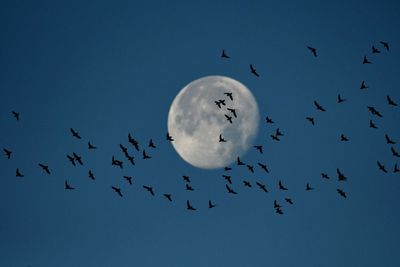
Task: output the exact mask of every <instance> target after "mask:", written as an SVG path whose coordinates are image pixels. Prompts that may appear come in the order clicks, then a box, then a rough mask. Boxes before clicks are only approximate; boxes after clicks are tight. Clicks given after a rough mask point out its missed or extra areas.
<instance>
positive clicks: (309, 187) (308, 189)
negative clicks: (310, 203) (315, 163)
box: [306, 183, 314, 191]
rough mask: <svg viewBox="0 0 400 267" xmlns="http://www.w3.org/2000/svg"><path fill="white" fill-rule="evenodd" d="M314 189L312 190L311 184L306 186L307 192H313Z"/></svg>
mask: <svg viewBox="0 0 400 267" xmlns="http://www.w3.org/2000/svg"><path fill="white" fill-rule="evenodd" d="M313 189H314V188H312V187H311V186H310V184H309V183H307V185H306V191H310V190H313Z"/></svg>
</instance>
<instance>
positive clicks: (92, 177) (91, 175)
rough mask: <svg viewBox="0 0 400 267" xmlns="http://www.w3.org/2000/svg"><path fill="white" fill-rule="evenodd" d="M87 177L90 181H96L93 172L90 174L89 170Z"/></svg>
mask: <svg viewBox="0 0 400 267" xmlns="http://www.w3.org/2000/svg"><path fill="white" fill-rule="evenodd" d="M88 175H89V178H90V179H92V180H95V179H96V178H95V177H94V174H93V172H92V171H91V170H89V173H88Z"/></svg>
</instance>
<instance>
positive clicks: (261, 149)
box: [253, 145, 263, 154]
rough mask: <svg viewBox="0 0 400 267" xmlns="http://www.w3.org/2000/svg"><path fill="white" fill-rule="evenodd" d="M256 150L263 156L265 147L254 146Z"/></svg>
mask: <svg viewBox="0 0 400 267" xmlns="http://www.w3.org/2000/svg"><path fill="white" fill-rule="evenodd" d="M253 147H254V148H255V149H257V150H258V151H259V152H260V154H263V146H262V145H255V146H253Z"/></svg>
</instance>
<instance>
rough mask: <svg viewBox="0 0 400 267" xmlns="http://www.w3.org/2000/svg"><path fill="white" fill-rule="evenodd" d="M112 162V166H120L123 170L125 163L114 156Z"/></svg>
mask: <svg viewBox="0 0 400 267" xmlns="http://www.w3.org/2000/svg"><path fill="white" fill-rule="evenodd" d="M111 160H112V162H111V165H114V166H118V167H120V168H121V169H122V168H123V166H122V165H123V162H122V161H120V160H118V159H115V157H114V156H112V159H111Z"/></svg>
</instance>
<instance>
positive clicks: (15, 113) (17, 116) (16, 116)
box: [11, 111, 19, 121]
mask: <svg viewBox="0 0 400 267" xmlns="http://www.w3.org/2000/svg"><path fill="white" fill-rule="evenodd" d="M11 113H12V114H13V116H14V118H15V119H16V120H17V121H19V113H18V112H16V111H11Z"/></svg>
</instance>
